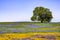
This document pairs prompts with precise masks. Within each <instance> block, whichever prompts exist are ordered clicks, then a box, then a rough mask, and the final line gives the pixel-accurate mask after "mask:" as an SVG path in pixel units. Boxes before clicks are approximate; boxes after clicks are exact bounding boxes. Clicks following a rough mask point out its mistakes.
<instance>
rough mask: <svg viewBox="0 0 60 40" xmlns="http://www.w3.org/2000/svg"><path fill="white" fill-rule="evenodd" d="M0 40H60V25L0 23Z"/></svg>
mask: <svg viewBox="0 0 60 40" xmlns="http://www.w3.org/2000/svg"><path fill="white" fill-rule="evenodd" d="M0 40H60V23H40V22H0Z"/></svg>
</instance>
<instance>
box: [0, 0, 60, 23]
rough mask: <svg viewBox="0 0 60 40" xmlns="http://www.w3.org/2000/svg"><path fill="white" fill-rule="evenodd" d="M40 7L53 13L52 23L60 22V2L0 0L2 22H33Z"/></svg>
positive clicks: (0, 18)
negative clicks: (35, 11) (36, 8)
mask: <svg viewBox="0 0 60 40" xmlns="http://www.w3.org/2000/svg"><path fill="white" fill-rule="evenodd" d="M39 6H43V7H45V8H49V9H50V10H51V11H52V15H53V19H52V21H51V22H60V0H0V22H15V21H31V20H30V18H31V16H32V15H33V10H34V8H35V7H39Z"/></svg>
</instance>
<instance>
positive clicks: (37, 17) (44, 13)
mask: <svg viewBox="0 0 60 40" xmlns="http://www.w3.org/2000/svg"><path fill="white" fill-rule="evenodd" d="M52 18H53V16H52V12H51V11H50V9H48V8H44V7H36V8H35V9H34V10H33V16H32V17H31V20H32V21H41V23H43V22H50V21H51V19H52Z"/></svg>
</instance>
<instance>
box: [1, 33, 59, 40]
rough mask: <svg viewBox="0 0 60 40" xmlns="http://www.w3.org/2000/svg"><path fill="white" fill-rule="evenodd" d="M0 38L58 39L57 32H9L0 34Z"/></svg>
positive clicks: (22, 39)
mask: <svg viewBox="0 0 60 40" xmlns="http://www.w3.org/2000/svg"><path fill="white" fill-rule="evenodd" d="M0 40H60V34H59V33H52V32H50V33H49V32H48V33H21V34H16V33H9V34H7V33H6V34H0Z"/></svg>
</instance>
